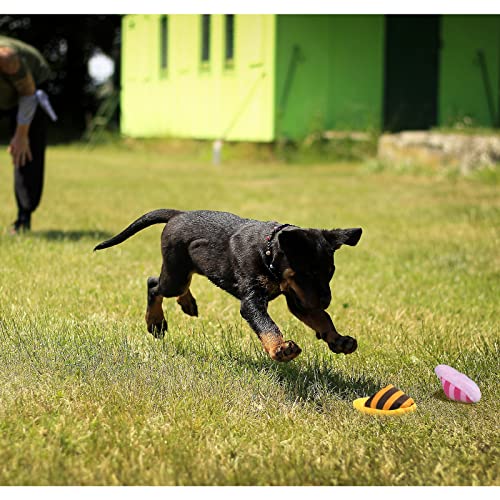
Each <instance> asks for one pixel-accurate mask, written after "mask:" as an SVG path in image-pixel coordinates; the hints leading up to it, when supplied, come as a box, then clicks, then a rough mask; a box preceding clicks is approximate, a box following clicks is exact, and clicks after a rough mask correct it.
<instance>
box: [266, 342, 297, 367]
mask: <svg viewBox="0 0 500 500" xmlns="http://www.w3.org/2000/svg"><path fill="white" fill-rule="evenodd" d="M301 352H302V349H301V348H300V347H299V346H298V345H297V344H296V343H295V342H294V341H293V340H287V341H285V342H283V343H282V344H281V345H279V346H277V347H276V348H275V349H274V350H272V351H270V352H269V355H270V356H271V358H272V359H274V361H280V362H287V361H291V360H292V359H294V358H296V357H297V356H298V355H299V354H300V353H301Z"/></svg>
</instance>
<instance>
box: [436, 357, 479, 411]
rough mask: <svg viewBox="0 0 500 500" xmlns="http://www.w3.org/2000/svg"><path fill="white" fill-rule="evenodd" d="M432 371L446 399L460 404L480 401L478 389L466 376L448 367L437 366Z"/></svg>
mask: <svg viewBox="0 0 500 500" xmlns="http://www.w3.org/2000/svg"><path fill="white" fill-rule="evenodd" d="M434 371H435V372H436V375H437V376H438V378H439V380H441V384H443V391H444V393H445V394H446V397H447V398H449V399H452V400H453V401H460V402H462V403H477V402H478V401H479V400H480V399H481V391H480V390H479V387H478V386H477V385H476V383H475V382H473V381H472V380H471V379H470V378H469V377H467V375H464V374H463V373H460V372H459V371H457V370H455V368H452V367H451V366H448V365H438V366H436V368H434Z"/></svg>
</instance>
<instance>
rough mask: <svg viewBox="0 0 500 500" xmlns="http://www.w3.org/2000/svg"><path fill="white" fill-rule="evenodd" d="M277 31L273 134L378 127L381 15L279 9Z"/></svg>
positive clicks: (292, 135)
mask: <svg viewBox="0 0 500 500" xmlns="http://www.w3.org/2000/svg"><path fill="white" fill-rule="evenodd" d="M277 31H278V35H277V37H278V39H277V66H276V113H277V135H278V136H284V137H289V138H292V139H299V138H302V137H304V136H306V135H308V134H310V133H312V132H315V131H317V130H324V129H329V128H335V129H354V130H355V129H373V128H376V129H378V128H380V125H381V114H382V104H383V67H384V19H383V16H367V15H357V16H356V15H355V16H345V15H305V16H304V15H284V16H279V17H278V30H277Z"/></svg>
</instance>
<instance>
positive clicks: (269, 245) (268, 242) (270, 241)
mask: <svg viewBox="0 0 500 500" xmlns="http://www.w3.org/2000/svg"><path fill="white" fill-rule="evenodd" d="M290 225H291V224H279V225H278V226H274V228H273V230H272V231H271V234H270V235H268V236H266V249H265V251H264V263H265V264H266V267H267V269H268V270H269V272H270V273H271V274H272V275H273V276H274V278H276V279H278V280H279V279H280V277H279V276H278V275H277V274H276V269H275V268H274V266H273V264H272V262H271V261H272V251H271V248H272V244H273V238H274V237H275V236H276V235H277V234H278V233H279V232H280V231H281V230H282V229H285V227H288V226H290Z"/></svg>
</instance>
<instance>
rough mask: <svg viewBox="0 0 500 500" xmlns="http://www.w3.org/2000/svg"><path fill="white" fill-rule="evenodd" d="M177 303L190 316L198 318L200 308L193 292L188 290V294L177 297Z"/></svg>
mask: <svg viewBox="0 0 500 500" xmlns="http://www.w3.org/2000/svg"><path fill="white" fill-rule="evenodd" d="M177 303H178V304H179V305H180V306H181V309H182V310H183V311H184V312H185V313H186V314H187V315H189V316H198V306H197V304H196V299H195V298H194V297H193V295H192V294H191V290H190V289H189V288H188V289H187V290H186V292H184V293H183V294H182V295H180V296H179V297H177Z"/></svg>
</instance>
